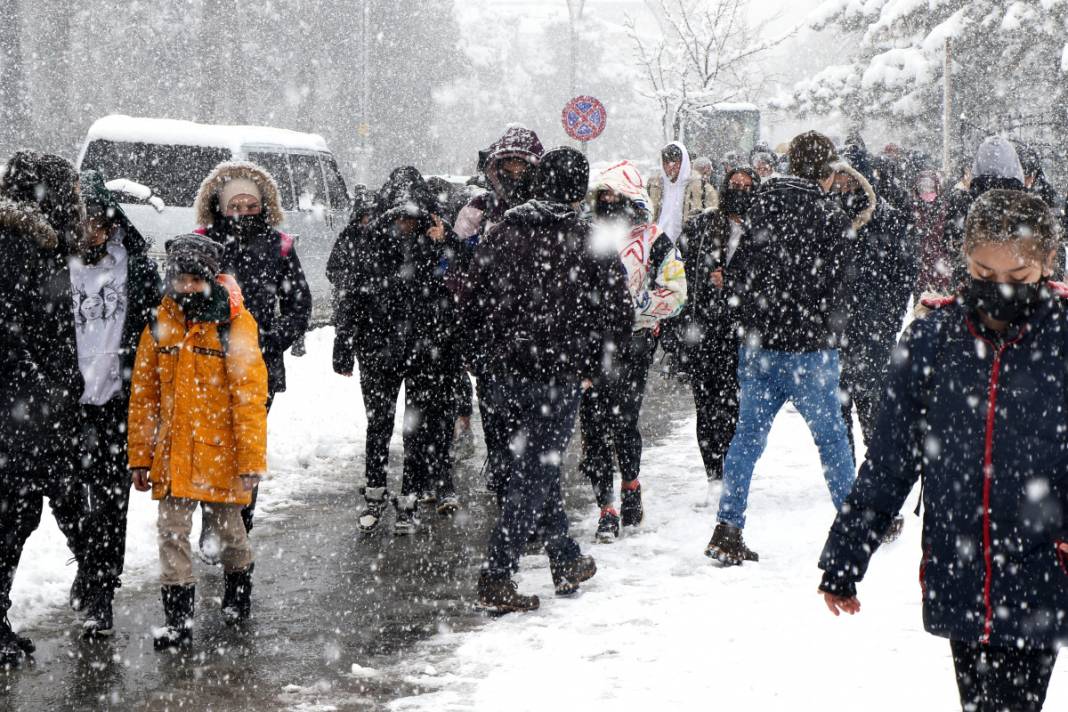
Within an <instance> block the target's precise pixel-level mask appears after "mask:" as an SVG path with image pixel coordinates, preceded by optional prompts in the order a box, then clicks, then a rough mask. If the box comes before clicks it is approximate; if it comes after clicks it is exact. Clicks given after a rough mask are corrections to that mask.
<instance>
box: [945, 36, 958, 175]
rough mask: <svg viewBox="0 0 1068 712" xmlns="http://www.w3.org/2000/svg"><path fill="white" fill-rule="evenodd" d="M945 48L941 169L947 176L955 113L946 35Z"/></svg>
mask: <svg viewBox="0 0 1068 712" xmlns="http://www.w3.org/2000/svg"><path fill="white" fill-rule="evenodd" d="M945 49H946V51H945V58H944V60H943V66H942V171H943V172H944V174H945V175H947V176H948V175H951V171H952V170H953V165H952V164H953V134H954V131H953V129H954V121H955V119H954V116H955V114H956V110H955V108H954V106H953V45H952V41H951V40H950V39H949V38H948V37H947V38H946V48H945Z"/></svg>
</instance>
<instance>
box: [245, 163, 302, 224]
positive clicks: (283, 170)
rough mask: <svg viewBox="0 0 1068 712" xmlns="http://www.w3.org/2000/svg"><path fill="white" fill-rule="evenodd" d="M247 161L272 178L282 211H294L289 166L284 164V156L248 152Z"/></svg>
mask: <svg viewBox="0 0 1068 712" xmlns="http://www.w3.org/2000/svg"><path fill="white" fill-rule="evenodd" d="M248 160H250V161H252V162H253V163H255V164H256V165H258V166H259V167H260V168H263V169H264V170H266V171H267V172H268V173H270V174H271V177H272V178H274V182H275V183H277V184H278V193H279V194H280V196H281V198H282V210H293V209H295V207H296V203H295V202H294V201H293V183H292V181H290V179H289V164H288V163H286V155H285V154H284V153H274V152H272V151H249V153H248Z"/></svg>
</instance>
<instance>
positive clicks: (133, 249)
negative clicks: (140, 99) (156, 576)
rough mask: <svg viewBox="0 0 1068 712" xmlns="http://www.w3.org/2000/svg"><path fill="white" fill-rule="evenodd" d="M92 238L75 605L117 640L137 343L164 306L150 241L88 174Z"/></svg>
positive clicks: (80, 308)
mask: <svg viewBox="0 0 1068 712" xmlns="http://www.w3.org/2000/svg"><path fill="white" fill-rule="evenodd" d="M81 189H82V197H83V198H84V200H85V205H86V213H87V218H86V223H85V239H84V241H83V242H82V246H81V249H80V250H78V252H77V254H74V255H71V256H70V257H69V258H68V260H67V264H68V267H69V269H70V278H71V291H72V295H73V308H74V323H75V336H76V338H77V346H78V365H79V367H80V369H81V373H82V378H83V379H84V381H85V389H84V390H83V391H82V393H81V394H80V396H81V397H80V399H79V404H80V406H81V407H80V410H79V416H80V418H79V419H80V424H81V427H80V428H79V431H78V432H79V440H78V444H79V451H78V455H79V462H80V463H81V468H80V469H78V470H76V473H75V474H76V480H77V482H78V484H79V485H80V486H79V487H78V488H77V489H76V490H75V493H76V495H77V498H78V523H79V531H80V533H81V540H82V541H83V542H84V545H83V546H82V547H80V548H79V549H76V550H75V553H76V554H77V559H78V574H77V576H75V579H74V585H73V586H72V587H71V596H70V601H71V606H72V607H73V608H75V610H78V609H81V608H83V607H84V608H85V609H86V618H85V623H84V634H85V636H86V637H95V636H100V635H109V634H110V633H111V630H112V610H111V602H112V597H113V595H114V591H115V589H116V588H118V587H119V585H120V584H119V577H120V576H121V575H122V568H123V560H124V558H125V551H126V511H127V507H128V505H129V495H130V478H129V474H128V473H127V470H126V413H127V409H128V408H129V401H130V377H131V374H132V373H133V364H134V356H135V354H136V352H137V342H138V339H139V337H140V335H141V332H142V331H143V330H144V328H145V325H146V324H147V323H149V321H150V320H151V319H152V316H153V313H154V312H155V309H156V306H157V305H158V304H159V303H160V299H161V294H162V293H161V285H160V278H159V272H158V271H157V270H156V265H155V263H154V262H153V261H152V260H151V258H149V256H148V244H147V242H146V241H145V239H144V238H143V237H142V236H141V233H139V232H138V231H137V229H136V228H135V227H134V226H133V225H132V224H131V223H130V221H129V219H128V218H127V217H126V214H125V213H124V212H123V211H122V208H121V207H120V206H119V204H118V202H117V201H116V200H115V198H114V196H112V194H111V192H110V191H109V190H108V189H107V187H106V186H105V185H104V179H103V178H102V177H101V176H100V174H99V173H97V172H95V171H85V172H83V173H82V175H81Z"/></svg>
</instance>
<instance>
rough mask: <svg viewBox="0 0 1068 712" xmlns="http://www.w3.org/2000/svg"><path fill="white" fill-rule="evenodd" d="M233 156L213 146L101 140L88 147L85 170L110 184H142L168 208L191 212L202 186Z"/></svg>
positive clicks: (84, 161)
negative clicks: (121, 180) (175, 207)
mask: <svg viewBox="0 0 1068 712" xmlns="http://www.w3.org/2000/svg"><path fill="white" fill-rule="evenodd" d="M230 155H231V154H230V151H229V150H227V149H225V148H213V147H209V146H169V145H164V144H154V143H137V142H129V143H127V142H119V141H106V140H103V139H97V140H95V141H92V142H90V143H89V145H88V146H87V147H86V149H85V156H84V158H82V165H81V169H82V170H88V169H92V170H95V171H98V172H99V173H100V174H101V175H102V176H104V180H106V181H108V180H115V179H117V178H126V179H128V180H132V181H134V182H135V183H141V184H142V185H146V186H148V187H149V188H151V189H152V191H153V192H154V193H155V194H156V195H158V196H159V197H161V198H162V199H163V202H164V203H166V204H167V205H169V206H177V207H183V208H187V207H192V205H193V201H194V199H195V198H196V195H197V190H198V189H199V188H200V184H201V182H202V181H203V180H204V179H205V178H207V177H208V174H209V173H211V171H212V169H213V168H215V166H217V165H219V164H220V163H222V162H223V161H227V160H230Z"/></svg>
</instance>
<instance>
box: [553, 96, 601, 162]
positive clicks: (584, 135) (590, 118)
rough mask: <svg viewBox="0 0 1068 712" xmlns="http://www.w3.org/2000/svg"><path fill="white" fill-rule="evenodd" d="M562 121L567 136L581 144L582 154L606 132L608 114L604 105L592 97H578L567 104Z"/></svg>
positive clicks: (561, 117)
mask: <svg viewBox="0 0 1068 712" xmlns="http://www.w3.org/2000/svg"><path fill="white" fill-rule="evenodd" d="M560 121H561V123H562V124H563V125H564V131H566V132H567V135H568V136H570V137H571V138H573V139H575V140H576V141H578V142H580V143H581V144H582V152H583V153H586V144H587V143H589V142H590V141H592V140H593V139H595V138H597V137H598V136H600V135H601V134H602V133H603V132H604V127H605V126H606V125H607V124H608V112H607V111H606V110H605V108H604V104H602V103H601V102H600V101H598V100H597V99H595V98H593V97H592V96H576V97H575V98H574V99H572V100H571V101H569V102H567V106H565V107H564V111H563V113H562V114H561V115H560Z"/></svg>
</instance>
